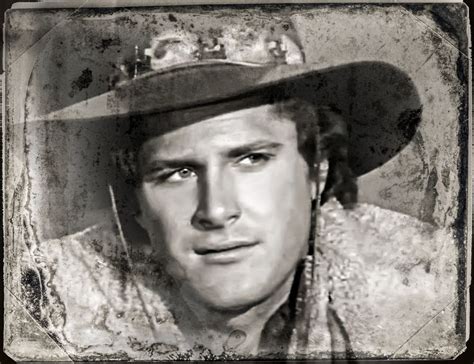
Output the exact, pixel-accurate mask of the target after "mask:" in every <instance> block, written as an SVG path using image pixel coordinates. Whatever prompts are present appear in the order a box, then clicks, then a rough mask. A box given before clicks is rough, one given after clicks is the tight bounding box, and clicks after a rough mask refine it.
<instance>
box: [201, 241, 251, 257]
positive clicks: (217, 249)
mask: <svg viewBox="0 0 474 364" xmlns="http://www.w3.org/2000/svg"><path fill="white" fill-rule="evenodd" d="M257 244H258V242H256V241H231V242H225V243H221V244H216V245H213V246H207V247H202V248H197V249H195V252H196V253H197V254H199V255H206V254H213V253H221V252H225V251H229V250H233V249H239V248H244V247H250V246H254V245H257Z"/></svg>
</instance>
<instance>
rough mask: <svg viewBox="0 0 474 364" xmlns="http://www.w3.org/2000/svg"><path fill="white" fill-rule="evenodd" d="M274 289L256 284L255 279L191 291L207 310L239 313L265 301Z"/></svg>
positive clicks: (224, 283)
mask: <svg viewBox="0 0 474 364" xmlns="http://www.w3.org/2000/svg"><path fill="white" fill-rule="evenodd" d="M267 282H268V281H267ZM256 283H257V284H256ZM275 289H276V287H268V283H266V284H258V282H256V281H255V279H254V280H251V281H249V282H242V280H238V279H236V280H233V281H232V282H228V283H226V282H224V281H221V282H218V283H216V285H214V286H211V287H209V286H207V287H202V288H201V289H197V290H193V291H194V292H195V296H196V298H197V299H198V300H199V301H201V302H202V303H204V304H205V305H206V306H207V307H209V308H212V309H214V310H217V311H241V310H246V309H248V308H250V307H253V306H255V305H257V304H259V303H261V302H262V301H265V300H266V299H267V298H268V297H269V296H270V295H271V293H272V292H273V291H275Z"/></svg>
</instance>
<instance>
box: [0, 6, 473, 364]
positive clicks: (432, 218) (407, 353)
mask: <svg viewBox="0 0 474 364" xmlns="http://www.w3.org/2000/svg"><path fill="white" fill-rule="evenodd" d="M465 16H466V8H465V7H464V5H462V4H451V5H436V6H435V5H417V6H409V5H398V6H395V5H391V6H388V5H386V6H381V5H338V6H327V5H319V6H294V7H292V8H285V7H278V6H271V7H265V8H261V7H235V8H226V7H193V8H185V7H182V8H147V9H140V8H138V9H133V10H130V9H126V10H106V9H101V10H91V9H82V10H36V11H27V10H24V11H12V12H10V13H9V14H8V17H7V24H6V37H7V38H6V40H7V46H6V49H5V66H6V72H7V73H6V95H5V103H6V114H5V120H6V124H5V127H6V130H5V132H6V138H5V143H6V146H7V148H6V149H5V154H4V165H5V167H4V168H5V169H4V170H5V181H6V185H5V186H6V188H5V191H4V193H5V217H4V219H5V220H4V221H5V232H4V236H5V244H6V246H5V258H4V259H5V262H6V265H5V289H6V295H5V296H6V310H5V312H6V316H7V320H6V323H5V332H6V335H5V347H6V348H7V352H9V353H10V354H11V355H12V356H15V357H16V358H25V359H26V358H28V359H29V360H35V359H39V358H41V359H43V360H69V358H79V357H80V358H85V357H94V358H97V359H102V360H104V359H126V358H127V357H129V356H130V357H134V358H136V359H141V358H163V356H165V357H167V358H169V357H171V358H174V357H173V356H170V351H173V347H169V346H168V343H162V344H159V345H158V344H157V343H156V342H153V343H152V342H149V341H147V340H146V339H145V338H143V337H142V336H143V335H145V336H146V333H147V331H146V329H143V328H140V325H138V326H137V327H135V328H130V327H129V326H127V325H128V324H127V320H126V319H125V318H126V317H125V318H124V319H123V320H122V316H124V315H125V316H126V315H130V314H132V313H133V312H131V311H127V308H130V307H134V305H135V304H136V303H133V302H132V301H133V299H132V298H130V302H128V303H127V299H125V298H123V297H121V298H118V299H117V300H116V302H110V301H107V299H106V297H107V294H106V293H104V294H103V296H100V294H99V293H98V292H99V290H100V289H99V288H97V287H95V288H93V287H92V286H89V285H87V284H86V282H87V281H82V280H81V279H80V275H79V274H77V275H74V276H70V279H71V280H70V281H66V282H64V281H63V283H62V284H58V289H65V287H67V286H68V285H70V286H71V287H76V288H75V289H78V287H83V291H81V290H77V291H75V290H73V291H72V292H71V296H68V295H67V294H66V296H64V295H65V293H61V294H59V295H57V296H56V298H54V297H51V296H50V297H49V298H48V299H49V300H51V301H52V302H49V301H48V302H44V301H41V300H42V299H43V298H44V297H47V294H50V293H51V292H53V293H54V291H55V288H54V286H51V285H50V286H47V284H48V282H49V283H50V284H51V282H54V280H55V279H56V280H64V279H66V278H65V277H69V276H68V269H67V268H68V267H69V266H68V262H67V261H65V259H66V257H69V258H70V259H71V264H73V266H77V267H78V269H86V270H87V264H85V261H84V260H81V254H84V252H83V251H82V249H86V248H85V247H84V246H82V245H81V244H79V246H78V244H77V241H80V240H81V238H79V237H77V236H76V237H73V238H70V239H69V240H68V239H66V240H64V241H62V242H61V244H63V245H62V246H61V249H64V250H57V249H53V250H51V251H50V252H48V253H47V254H44V253H43V254H40V255H39V256H44V257H45V258H48V259H51V257H54V256H55V255H58V256H59V258H60V259H59V258H58V259H59V262H58V263H59V265H58V269H64V272H63V275H59V274H58V275H57V276H56V277H53V276H46V277H43V278H42V279H39V280H38V278H37V277H38V269H40V270H41V269H44V270H45V272H47V269H46V267H43V268H38V267H41V262H40V261H35V257H34V254H33V253H34V252H38V251H45V249H48V247H51V244H54V243H48V244H41V242H44V241H45V240H48V239H51V238H58V237H60V236H63V235H68V234H71V233H74V232H77V231H80V230H82V229H83V228H86V227H87V226H89V225H91V224H94V223H96V222H97V221H98V220H104V221H107V220H108V212H107V211H108V201H107V198H106V196H105V195H103V194H99V193H97V192H98V191H100V190H101V188H102V187H103V186H101V185H100V181H101V180H103V179H104V175H102V174H100V172H97V171H99V170H101V168H102V167H104V166H106V165H107V163H108V160H107V158H106V157H105V156H104V155H103V153H102V152H101V150H98V151H97V150H92V149H89V148H88V146H87V145H78V143H74V141H75V140H77V139H78V138H81V130H80V128H78V130H76V131H75V134H72V135H71V134H68V129H67V128H66V127H65V125H63V124H61V123H59V124H58V125H57V126H56V127H55V132H54V135H55V138H58V139H55V140H50V139H49V134H48V133H47V132H45V133H41V134H40V135H39V136H38V135H37V139H32V138H31V137H30V136H29V134H28V133H27V132H26V131H27V130H29V129H28V127H30V126H29V125H25V124H22V123H23V122H24V121H25V120H26V119H27V118H29V117H31V116H32V115H33V116H34V115H44V114H46V113H48V112H51V111H54V110H57V109H59V108H61V107H64V106H67V105H71V104H74V103H75V102H78V101H82V100H85V99H87V98H89V97H92V96H95V95H98V94H100V93H102V92H105V91H106V90H107V87H108V77H109V76H110V75H111V74H112V72H113V69H114V64H115V63H116V62H117V61H118V60H119V59H123V58H127V57H130V56H131V55H133V52H134V48H133V47H134V45H135V44H137V45H139V46H140V48H141V49H143V48H145V47H147V46H148V44H147V42H148V40H149V36H148V35H153V34H158V33H160V32H163V31H166V30H169V29H178V30H179V29H181V30H186V29H196V28H199V29H209V28H216V29H217V28H219V26H221V25H222V24H235V25H238V24H242V23H244V24H245V25H247V26H250V27H253V28H255V29H259V28H261V27H262V26H263V24H264V23H265V22H266V19H267V18H268V17H273V18H277V19H281V23H280V25H281V27H285V25H286V24H287V22H288V19H291V21H292V22H293V23H294V25H295V26H296V29H297V31H298V33H299V35H300V37H301V38H302V43H303V46H304V49H305V55H306V59H307V62H313V63H316V64H318V65H320V66H321V67H328V66H333V65H337V64H341V63H348V62H352V61H365V60H376V61H385V62H389V63H391V64H393V65H395V66H398V67H400V68H401V69H402V70H403V71H405V72H406V73H407V74H408V75H409V76H410V77H411V78H412V79H413V81H414V83H415V85H417V87H418V92H419V95H420V99H421V103H422V104H423V111H422V123H421V126H420V128H419V130H418V131H417V133H416V135H415V137H414V139H413V141H412V142H411V143H410V144H409V145H408V146H407V147H406V148H405V149H403V150H402V151H401V152H400V153H399V154H398V155H397V156H396V157H395V158H393V159H392V160H390V161H389V162H388V163H386V164H385V165H384V166H382V167H381V168H378V169H376V170H374V171H372V172H370V173H368V174H367V175H364V176H362V177H360V178H359V182H358V183H359V188H360V200H361V202H367V203H370V204H374V205H377V206H380V207H383V208H385V209H390V210H394V211H398V212H401V213H403V214H407V215H410V216H413V217H416V218H418V219H420V220H422V221H425V222H426V223H429V224H431V225H432V226H435V227H437V228H438V229H439V230H443V231H444V233H440V232H433V231H429V232H428V231H425V230H424V229H427V228H426V226H428V225H420V226H423V227H422V228H421V230H422V231H424V233H423V234H425V235H423V234H421V236H419V239H418V240H416V239H415V240H410V239H408V238H409V237H411V235H414V236H417V235H416V234H417V233H418V231H419V230H418V229H420V226H416V228H413V230H410V229H409V228H407V229H405V228H404V226H405V224H406V226H409V225H410V224H411V223H412V222H411V221H412V220H409V221H408V220H407V221H404V219H406V218H407V217H404V215H401V214H400V215H398V214H397V215H396V216H397V218H396V219H395V220H393V216H395V215H393V216H385V217H384V218H380V217H377V216H375V217H374V216H373V215H371V212H370V211H369V212H368V214H367V215H364V216H365V217H363V218H362V220H363V221H362V222H361V218H359V217H355V220H356V221H357V222H356V223H354V224H355V225H354V226H355V228H354V229H353V230H352V231H351V234H355V235H351V236H352V239H353V241H354V244H352V245H351V244H349V246H350V249H353V251H352V253H353V254H354V256H359V258H357V259H359V260H360V261H362V263H360V262H359V263H358V264H359V265H358V266H357V267H358V269H359V270H360V271H363V272H365V275H366V277H365V278H364V280H365V282H367V281H369V282H372V284H373V285H374V286H370V285H369V286H366V285H365V283H364V284H363V283H360V282H359V283H354V284H353V285H352V286H351V288H352V289H354V290H355V291H357V288H356V287H362V288H361V289H362V290H367V291H366V292H371V294H368V293H363V292H362V293H361V295H359V296H357V297H358V298H357V299H358V301H357V302H356V303H354V299H355V298H349V299H348V298H345V299H346V300H348V301H347V303H341V304H340V305H339V306H338V310H339V311H341V315H342V317H343V320H344V321H345V322H346V323H349V324H348V330H349V331H350V334H351V335H352V336H353V337H354V338H355V339H353V349H354V352H355V353H356V354H357V356H358V357H390V356H393V357H397V358H407V357H410V358H428V357H429V358H445V357H452V356H454V355H455V354H456V353H458V352H460V351H461V349H462V347H463V345H464V338H465V336H464V330H465V324H466V321H465V308H464V304H465V290H466V288H467V287H466V259H467V257H468V249H467V245H468V227H467V226H468V214H467V213H468V212H467V208H468V207H467V205H466V203H465V202H463V201H466V200H467V183H468V181H467V177H468V176H467V153H468V146H467V142H468V139H467V138H468V129H469V127H468V115H467V82H468V79H467V74H468V71H469V70H468V58H467V52H468V43H467V39H466V34H467V25H466V20H465ZM355 92H357V90H355ZM379 112H380V113H383V112H384V110H379ZM409 118H410V115H407V120H409ZM407 125H409V123H408V122H407ZM101 132H103V133H106V132H107V130H103V131H101ZM95 137H98V138H100V134H99V135H98V136H95ZM86 139H87V138H86ZM58 140H59V141H60V143H58ZM61 143H62V147H58V146H60V145H61ZM103 149H104V150H106V149H107V146H103ZM92 170H93V171H96V172H94V173H92V172H91V171H92ZM336 210H337V209H336ZM369 210H370V209H369ZM373 211H383V210H378V209H377V208H374V210H373ZM340 213H341V214H342V212H340ZM335 214H336V215H337V214H338V213H335ZM354 214H357V213H356V212H354ZM380 214H382V215H383V212H380ZM334 219H336V220H337V219H338V217H334ZM364 219H366V220H364ZM367 219H368V220H369V222H367ZM380 219H381V220H380ZM348 220H350V217H349V218H348V217H347V216H344V221H345V222H346V223H347V221H348ZM374 221H383V224H380V225H378V224H375V223H374ZM392 223H393V224H392ZM336 225H337V224H336ZM349 226H350V225H349ZM370 226H371V227H372V228H373V229H375V231H376V234H374V231H371V232H370V233H368V232H367V230H366V229H368V227H370ZM348 229H349V227H348ZM358 229H360V230H361V231H362V232H359V233H354V231H355V230H358ZM415 232H416V233H415ZM84 234H88V233H87V232H86V233H84ZM357 234H359V235H357ZM431 234H435V235H436V237H437V238H432V235H431ZM443 234H446V235H443ZM79 236H83V235H79ZM354 236H355V237H357V236H363V237H364V239H362V238H361V239H356V238H355V237H354ZM368 236H371V238H370V239H369V238H368ZM384 236H390V237H391V238H392V239H393V240H389V241H385V240H384V239H383V237H384ZM71 239H72V240H71ZM97 239H98V240H97V241H101V239H104V238H103V237H102V238H97ZM371 239H372V240H371ZM407 239H408V240H407ZM105 240H107V239H105ZM108 240H110V239H108ZM74 241H76V243H74ZM89 241H90V240H89ZM381 241H382V243H381ZM398 241H405V245H402V246H399V245H396V244H395V243H394V244H390V242H398ZM67 242H69V243H70V245H67V246H64V244H66V243H67ZM436 242H438V243H436ZM56 244H59V243H58V241H56ZM104 246H108V245H107V244H105V245H104ZM76 248H77V249H76ZM87 249H89V248H87ZM94 249H96V250H94ZM100 249H104V247H103V245H102V244H98V245H97V246H96V247H91V249H89V250H87V251H88V253H87V254H91V257H90V260H91V261H94V259H99V258H97V257H99V256H100V255H99V253H100V254H103V253H104V252H99V251H98V250H100ZM374 250H375V251H374ZM61 252H62V253H61ZM30 254H31V255H30ZM105 256H107V254H106V255H105ZM361 257H362V258H361ZM69 258H68V259H69ZM63 259H64V260H63ZM357 259H356V260H357ZM72 262H74V263H72ZM101 264H102V262H101V261H98V262H97V263H96V266H94V267H93V268H90V269H92V272H94V274H98V272H99V271H100V269H107V268H101ZM48 267H49V265H48ZM89 272H90V271H89ZM84 274H85V275H87V272H84ZM94 274H91V276H93V275H94ZM107 274H111V275H113V274H118V273H117V272H115V273H114V272H109V273H107ZM40 277H41V275H40ZM98 277H101V275H98ZM91 279H92V278H91ZM120 280H121V278H114V279H112V278H111V281H113V282H116V284H117V285H119V284H120ZM127 284H128V286H123V287H118V286H117V287H114V286H113V285H112V286H111V287H109V288H107V289H111V290H112V291H113V289H115V288H116V289H117V290H124V289H125V290H126V289H129V290H130V289H132V288H130V287H131V286H130V282H128V283H127ZM45 285H46V286H47V287H45ZM126 287H128V288H126ZM387 287H390V289H389V291H390V292H391V293H393V294H394V297H392V298H391V300H387V299H386V298H385V297H384V294H385V293H386V292H387ZM25 288H26V289H25ZM90 290H93V292H90ZM112 291H111V292H112ZM346 291H347V290H344V289H342V290H339V292H346ZM31 292H33V293H31ZM35 292H36V293H35ZM78 292H81V293H82V292H88V294H85V295H81V296H80V297H76V296H75V295H76V294H77V293H78ZM149 294H150V295H153V293H152V292H151V291H150V292H149ZM124 295H125V296H126V293H124ZM96 296H97V297H103V299H104V300H105V301H103V302H101V301H100V299H97V300H96V299H95V298H94V297H96ZM132 296H133V295H132ZM405 297H410V299H409V300H407V301H404V300H405ZM55 299H56V302H54V300H55ZM79 299H80V300H83V301H84V302H82V301H80V302H81V303H80V305H79V306H78V307H95V308H94V310H93V311H92V312H89V313H87V312H86V313H84V312H82V311H81V312H76V313H72V312H74V311H71V312H69V315H71V316H70V317H72V319H69V320H68V321H67V324H65V323H64V317H63V315H64V312H62V313H61V307H65V306H64V305H66V306H67V304H68V300H69V301H70V300H73V302H74V303H77V302H78V300H79ZM101 299H102V298H101ZM351 299H352V301H351ZM341 300H342V301H344V299H342V298H341ZM341 300H340V302H341ZM420 300H421V301H423V300H426V304H420ZM114 301H115V299H114ZM122 301H123V302H122ZM433 301H438V302H437V303H436V304H433ZM45 304H46V306H44V305H45ZM48 304H49V305H48ZM122 304H123V305H125V306H124V307H123V308H120V307H118V306H119V305H122ZM156 304H157V305H158V304H159V303H158V302H156ZM62 305H63V306H62ZM116 306H117V307H116ZM40 307H49V308H48V309H50V310H52V309H53V308H54V307H56V308H57V312H56V313H54V312H51V313H50V314H49V319H50V320H54V322H55V323H54V325H53V324H52V323H48V322H45V321H41V320H42V318H43V317H44V312H43V311H41V309H40ZM346 307H347V309H346ZM361 307H362V308H361ZM111 310H112V311H113V313H112V311H111ZM397 310H399V313H400V315H399V316H397V312H396V311H397ZM86 311H88V310H86ZM132 311H133V310H132ZM157 311H158V312H165V311H164V310H161V309H157ZM407 312H410V315H413V316H410V319H407V317H406V316H403V315H404V314H407ZM142 314H143V313H138V315H142ZM111 317H112V318H113V319H112V323H111V325H112V326H113V327H114V328H113V329H110V327H109V326H108V325H109V321H108V320H111ZM75 318H76V319H75ZM78 318H80V319H78ZM375 318H376V319H375ZM141 319H143V320H145V318H143V317H142V318H141ZM82 320H83V321H82ZM164 321H166V320H164ZM407 321H408V322H410V324H409V325H404V324H402V323H403V322H407ZM376 322H377V324H375V323H376ZM48 325H51V326H48ZM81 325H82V326H81ZM114 325H116V326H114ZM397 325H398V326H397ZM58 326H59V327H63V328H62V329H58V331H56V332H55V331H54V330H53V331H50V332H48V334H46V333H45V331H44V330H45V329H44V328H45V327H58ZM143 326H146V323H143ZM33 327H36V329H30V328H33ZM163 327H165V326H163ZM26 328H28V329H26ZM394 328H398V329H400V330H401V331H400V332H399V334H397V335H396V337H395V338H394V336H393V331H394ZM82 329H84V330H85V331H82ZM129 329H130V330H132V331H133V330H137V332H136V335H131V334H130V335H129V336H128V337H122V338H121V339H119V340H115V339H114V337H115V336H114V334H113V333H112V332H113V331H114V330H115V333H116V332H118V331H124V330H129ZM94 330H95V331H94ZM164 331H166V332H168V331H170V330H168V328H166V329H165V330H164ZM171 331H172V330H171ZM51 332H52V333H51ZM79 332H82V335H84V336H81V337H75V339H74V340H71V341H69V339H70V338H69V337H68V335H72V333H74V335H79ZM92 336H93V337H97V338H98V340H99V338H100V340H101V341H100V342H99V341H97V342H96V343H95V344H94V345H96V346H97V348H94V347H89V348H87V346H88V344H87V342H88V340H90V337H92ZM121 340H123V341H121ZM134 340H135V341H134ZM172 341H173V340H170V342H172ZM57 343H59V344H57ZM169 345H171V344H169ZM81 346H82V347H81ZM26 348H28V349H26ZM123 348H127V349H123ZM127 350H131V351H130V352H128V351H127ZM318 350H319V351H318V352H319V354H316V356H318V355H319V356H325V355H327V350H328V349H327V348H326V349H324V348H319V349H318ZM133 352H135V354H131V353H133ZM136 353H138V354H136ZM183 355H185V354H183Z"/></svg>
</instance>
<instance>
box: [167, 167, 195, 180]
mask: <svg viewBox="0 0 474 364" xmlns="http://www.w3.org/2000/svg"><path fill="white" fill-rule="evenodd" d="M195 176H196V172H194V171H193V170H192V169H190V168H181V169H178V170H176V171H173V172H171V173H169V174H168V175H167V176H166V177H165V181H166V182H181V181H185V180H187V179H190V178H193V177H195Z"/></svg>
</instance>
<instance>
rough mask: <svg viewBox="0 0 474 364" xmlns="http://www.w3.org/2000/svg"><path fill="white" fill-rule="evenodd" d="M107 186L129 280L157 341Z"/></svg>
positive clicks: (111, 192) (114, 203) (151, 319)
mask: <svg viewBox="0 0 474 364" xmlns="http://www.w3.org/2000/svg"><path fill="white" fill-rule="evenodd" d="M108 188H109V196H110V201H111V205H112V213H113V217H114V222H115V226H116V227H117V232H118V237H119V240H120V243H121V244H122V249H123V251H124V252H125V257H126V259H127V265H128V268H129V269H130V277H131V280H132V284H133V285H134V287H135V289H136V291H137V296H138V299H139V300H140V302H141V304H142V307H143V311H144V313H145V316H146V318H147V320H148V323H149V325H150V328H151V331H152V333H153V337H154V339H155V340H156V341H158V340H159V339H160V338H159V336H158V334H157V333H158V331H157V327H156V323H155V321H154V320H153V316H152V315H151V314H150V312H149V311H148V308H147V305H146V303H145V300H144V298H143V294H142V291H141V289H140V286H139V285H138V283H137V280H136V277H135V274H134V271H133V261H132V258H131V257H130V253H129V251H128V244H127V240H126V239H125V235H124V233H123V229H122V224H121V222H120V216H119V213H118V210H117V204H116V202H115V201H116V200H115V194H114V189H113V187H112V185H110V184H109V185H108Z"/></svg>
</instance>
